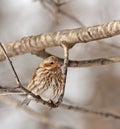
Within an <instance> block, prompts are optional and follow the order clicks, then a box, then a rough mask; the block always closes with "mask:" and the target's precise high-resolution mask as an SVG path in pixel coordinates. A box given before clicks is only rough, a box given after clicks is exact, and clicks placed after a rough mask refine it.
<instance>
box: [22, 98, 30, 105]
mask: <svg viewBox="0 0 120 129" xmlns="http://www.w3.org/2000/svg"><path fill="white" fill-rule="evenodd" d="M30 101H31V98H29V97H26V98H25V99H24V100H23V102H21V105H28V104H29V103H30Z"/></svg>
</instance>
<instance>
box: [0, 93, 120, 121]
mask: <svg viewBox="0 0 120 129" xmlns="http://www.w3.org/2000/svg"><path fill="white" fill-rule="evenodd" d="M7 93H9V92H8V91H7ZM10 93H11V91H10ZM16 94H21V91H17V92H16ZM23 94H24V93H23ZM6 95H7V94H6ZM6 97H7V99H11V98H9V97H8V96H4V98H6ZM2 98H3V96H1V95H0V100H2V101H3V100H4V102H7V100H6V99H2ZM11 100H12V99H11ZM12 101H14V99H13V100H12ZM16 105H17V104H16ZM17 106H18V105H17ZM24 106H25V105H19V108H22V107H24ZM25 107H26V106H25ZM59 108H63V109H66V110H70V111H74V112H78V113H89V114H91V115H97V116H101V117H105V118H109V117H111V118H113V119H119V120H120V115H119V114H114V113H111V112H106V111H104V112H102V111H98V110H93V109H89V108H86V107H79V106H73V105H72V104H71V105H70V104H64V103H63V104H60V105H59Z"/></svg>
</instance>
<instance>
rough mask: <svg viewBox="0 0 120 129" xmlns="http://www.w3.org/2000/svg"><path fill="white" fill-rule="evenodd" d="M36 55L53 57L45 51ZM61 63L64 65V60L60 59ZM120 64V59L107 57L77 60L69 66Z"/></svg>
mask: <svg viewBox="0 0 120 129" xmlns="http://www.w3.org/2000/svg"><path fill="white" fill-rule="evenodd" d="M34 54H35V55H37V56H39V57H41V58H43V59H44V58H47V57H49V56H51V55H52V54H50V53H48V52H46V51H44V52H42V53H40V54H39V52H38V53H34ZM57 58H58V59H59V62H61V63H62V64H63V62H64V60H63V59H62V58H59V57H57ZM118 62H120V57H119V56H118V57H106V58H97V59H90V60H82V61H76V60H69V63H68V66H69V67H93V66H101V65H108V64H112V63H118Z"/></svg>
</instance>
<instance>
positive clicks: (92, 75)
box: [0, 0, 120, 129]
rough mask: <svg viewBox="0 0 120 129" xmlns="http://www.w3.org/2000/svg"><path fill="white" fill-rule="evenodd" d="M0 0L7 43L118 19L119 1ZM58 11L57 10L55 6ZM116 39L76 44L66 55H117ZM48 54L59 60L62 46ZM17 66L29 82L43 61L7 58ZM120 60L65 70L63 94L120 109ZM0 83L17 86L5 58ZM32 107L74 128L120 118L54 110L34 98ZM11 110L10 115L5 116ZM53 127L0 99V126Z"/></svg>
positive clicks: (101, 128)
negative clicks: (65, 79)
mask: <svg viewBox="0 0 120 129" xmlns="http://www.w3.org/2000/svg"><path fill="white" fill-rule="evenodd" d="M52 1H54V2H56V3H57V2H58V1H59V0H58V1H57V0H41V1H40V0H17V1H16V0H0V41H1V42H2V43H7V42H10V41H15V40H18V39H20V38H22V37H24V36H29V35H37V34H41V33H47V32H53V31H59V30H62V29H72V28H80V27H81V26H93V25H98V24H103V23H107V22H110V21H113V20H119V18H120V15H119V11H120V8H119V4H120V1H119V0H115V1H112V0H105V1H104V0H91V1H89V0H84V1H83V0H74V1H72V0H61V1H60V2H65V3H64V4H63V5H62V6H59V7H58V6H57V7H56V6H55V5H54V4H52V3H54V2H52ZM58 8H60V10H61V11H59V9H58ZM119 41H120V37H119V36H116V37H113V38H109V39H105V40H100V41H94V42H91V43H88V44H77V45H76V46H74V47H73V48H72V49H71V50H70V59H73V60H85V59H94V58H99V57H112V56H120V53H119V48H120V42H119ZM47 51H48V52H50V53H52V54H53V55H56V56H59V57H62V58H63V50H62V48H60V47H54V48H48V49H47ZM11 59H12V61H13V64H14V66H15V69H16V71H17V73H18V75H19V78H20V79H21V80H22V83H23V85H24V86H27V84H28V82H29V80H30V79H31V76H32V73H33V71H34V69H35V68H36V67H37V66H38V64H39V62H40V61H41V60H42V59H41V58H40V57H37V56H35V55H31V54H26V55H21V56H16V57H13V58H11ZM119 70H120V66H119V63H116V64H110V65H105V66H96V67H87V68H69V69H68V76H67V84H66V92H65V98H67V99H68V100H69V101H70V102H72V103H74V104H75V105H79V106H86V107H88V108H91V109H92V108H93V109H99V110H104V111H111V112H115V113H120V109H119V107H120V101H119V98H120V85H119V84H120V79H119V78H120V72H119ZM0 85H1V86H11V87H12V86H16V82H15V79H14V77H13V74H12V71H11V69H10V66H9V64H8V63H7V61H3V62H0ZM29 106H30V107H32V108H34V109H35V110H39V111H40V112H41V113H42V114H44V115H45V116H46V117H48V118H50V119H51V118H52V119H54V120H56V121H59V122H60V123H62V124H63V125H66V126H68V127H71V128H75V129H93V128H97V129H106V128H109V129H113V128H114V129H118V128H119V126H120V122H119V121H118V120H115V119H111V118H103V117H99V116H96V115H90V114H84V113H75V112H72V111H67V110H63V109H52V110H50V109H49V108H47V107H45V106H43V105H41V104H36V103H35V102H32V103H31V104H30V105H29ZM8 114H9V115H8ZM6 128H9V129H21V128H22V129H25V128H29V129H33V128H34V129H39V128H41V129H52V127H50V126H47V125H45V124H41V123H39V122H37V121H35V120H34V119H32V117H29V116H28V115H27V114H26V113H25V112H23V111H21V110H19V109H17V108H15V107H12V106H10V105H5V104H4V103H2V102H1V103H0V129H6Z"/></svg>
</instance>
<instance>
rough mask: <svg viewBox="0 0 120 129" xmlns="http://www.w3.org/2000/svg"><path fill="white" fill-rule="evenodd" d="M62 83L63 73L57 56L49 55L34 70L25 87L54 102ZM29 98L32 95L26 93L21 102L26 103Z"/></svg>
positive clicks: (59, 92)
mask: <svg viewBox="0 0 120 129" xmlns="http://www.w3.org/2000/svg"><path fill="white" fill-rule="evenodd" d="M63 85H64V81H63V74H62V70H61V65H60V64H59V62H58V58H57V57H55V56H50V57H48V58H46V59H44V60H43V61H42V62H41V63H40V65H39V66H38V68H37V69H36V70H35V71H34V73H33V76H32V80H31V81H30V83H29V84H28V87H27V89H28V90H30V91H31V92H33V93H34V94H35V95H39V96H40V97H41V98H42V99H44V100H45V101H51V100H52V101H53V102H55V101H56V100H57V99H58V97H59V96H60V94H61V93H62V91H63ZM31 99H32V96H30V95H28V96H27V98H26V99H25V100H24V101H23V104H26V105H28V104H29V102H30V100H31Z"/></svg>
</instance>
